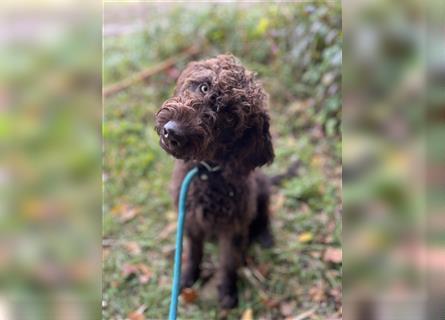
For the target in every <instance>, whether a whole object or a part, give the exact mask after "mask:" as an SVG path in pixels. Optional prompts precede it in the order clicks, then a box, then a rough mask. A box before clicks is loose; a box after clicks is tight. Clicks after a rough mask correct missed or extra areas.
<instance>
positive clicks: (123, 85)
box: [102, 46, 199, 97]
mask: <svg viewBox="0 0 445 320" xmlns="http://www.w3.org/2000/svg"><path fill="white" fill-rule="evenodd" d="M198 51H199V49H198V47H197V46H191V47H189V48H187V49H186V50H184V51H183V52H182V53H180V54H178V55H176V56H173V57H171V58H168V59H167V60H164V61H163V62H161V63H159V64H157V65H154V66H152V67H149V68H147V69H145V70H142V71H140V72H138V73H135V74H133V75H131V76H130V77H128V78H125V79H124V80H122V81H119V82H117V83H114V84H111V85H109V86H108V87H106V88H104V89H103V92H102V93H103V96H104V97H108V96H110V95H112V94H115V93H117V92H119V91H122V90H125V89H127V88H128V87H130V86H131V85H133V84H135V83H137V82H140V81H143V80H145V79H147V78H149V77H151V76H153V75H155V74H157V73H159V72H161V71H163V70H165V69H168V68H170V67H172V66H174V65H175V64H176V63H177V62H178V61H179V60H181V59H185V58H187V57H189V56H191V55H194V54H196V53H198Z"/></svg>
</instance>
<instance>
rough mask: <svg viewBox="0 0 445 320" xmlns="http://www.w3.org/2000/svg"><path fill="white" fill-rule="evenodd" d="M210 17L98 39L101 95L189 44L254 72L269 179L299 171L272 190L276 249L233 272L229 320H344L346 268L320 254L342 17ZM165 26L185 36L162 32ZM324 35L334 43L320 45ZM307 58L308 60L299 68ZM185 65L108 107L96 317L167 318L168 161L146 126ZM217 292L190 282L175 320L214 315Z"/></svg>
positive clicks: (336, 144) (222, 13) (254, 253)
mask: <svg viewBox="0 0 445 320" xmlns="http://www.w3.org/2000/svg"><path fill="white" fill-rule="evenodd" d="M123 8H124V9H125V7H123ZM216 8H217V10H216V9H215V8H209V9H205V10H204V9H203V10H198V11H194V10H172V11H171V12H169V13H166V14H164V15H159V16H158V15H156V14H153V17H152V18H153V19H152V20H151V23H150V24H149V25H148V26H147V27H146V29H144V30H143V31H141V32H136V33H132V34H127V35H124V36H118V37H110V38H105V39H104V82H105V85H107V84H111V83H113V82H115V81H118V80H121V79H122V78H124V77H126V76H129V75H131V74H132V73H134V72H137V71H139V70H140V69H141V68H143V67H147V66H150V65H154V64H156V63H159V62H160V61H162V60H163V59H166V58H168V57H169V56H171V55H173V54H175V53H177V52H179V51H180V50H181V49H183V48H184V47H186V45H185V44H186V43H187V42H188V40H190V37H192V35H196V34H198V35H197V37H201V38H202V39H204V40H205V44H204V45H203V46H202V51H201V52H200V53H199V55H198V57H197V58H199V57H201V56H202V57H207V56H211V55H213V54H214V53H216V52H226V51H231V52H233V53H234V54H236V55H237V56H239V57H240V58H241V60H242V61H243V63H245V64H246V65H247V66H248V67H249V68H250V69H253V70H255V71H257V72H258V73H259V77H260V78H261V79H262V80H263V82H264V85H265V87H266V90H267V91H268V92H269V94H270V96H271V109H270V113H271V118H272V135H273V138H274V147H275V153H276V160H275V162H274V163H273V164H272V165H271V166H270V167H268V168H265V171H266V172H267V173H268V174H270V175H272V174H276V173H280V172H282V171H284V170H285V169H286V168H287V166H288V165H289V163H290V162H291V161H293V160H295V159H296V158H297V157H298V158H299V159H300V160H301V169H300V172H299V176H298V177H295V178H292V179H290V180H288V181H286V182H285V183H284V184H283V185H282V186H281V187H280V188H279V189H276V190H274V195H273V201H272V210H273V215H274V217H273V230H274V233H275V236H276V246H275V247H274V248H273V249H270V250H262V249H260V248H259V247H257V246H254V247H252V248H251V250H250V252H249V260H250V263H249V266H250V267H249V269H247V270H244V271H243V272H241V278H240V283H239V286H240V304H239V307H238V308H237V309H235V310H233V311H231V312H230V313H229V314H228V315H226V316H227V317H228V318H229V319H239V318H240V317H241V316H243V315H244V318H248V314H249V313H250V311H251V312H252V315H253V318H254V319H260V318H261V319H279V318H286V317H289V316H297V315H299V314H301V313H303V312H305V311H308V310H312V311H311V312H310V313H309V315H308V318H310V319H327V318H329V317H332V318H341V272H342V266H341V262H340V263H339V261H338V259H336V258H332V257H330V256H329V255H327V254H326V252H327V251H329V250H333V251H334V252H337V253H338V250H337V249H338V248H340V247H341V210H342V209H341V139H340V126H339V124H340V112H339V110H340V105H339V101H340V88H339V86H340V80H341V79H340V76H339V75H340V65H339V64H338V63H337V64H336V63H335V59H337V58H335V57H336V54H337V51H338V48H341V47H340V46H339V43H340V31H339V30H340V27H341V26H340V25H338V20H339V19H340V18H339V16H340V12H339V9H338V7H332V5H331V4H323V3H321V4H320V5H319V6H316V7H314V6H310V5H304V4H294V5H287V6H282V7H281V6H279V7H277V6H257V7H256V9H255V10H249V11H247V10H245V9H242V8H236V7H233V8H230V7H229V8H228V7H216ZM105 9H107V8H105ZM307 12H309V13H307ZM297 18H298V19H297ZM169 19H173V20H175V19H176V20H178V19H179V20H180V21H182V23H183V24H187V27H183V28H179V29H175V28H177V27H175V26H173V25H171V24H170V25H168V24H167V25H166V24H165V21H169ZM295 21H299V22H298V23H296V22H295ZM317 23H318V25H317ZM315 25H316V26H318V31H317V30H315V27H313V26H315ZM311 26H312V27H311ZM298 28H300V29H301V30H302V31H298V30H299V29H298ZM312 29H314V30H315V31H313V32H312V31H310V30H312ZM197 30H198V31H197ZM234 30H238V32H234ZM295 30H297V31H295ZM333 30H334V31H336V32H337V34H336V35H332V32H331V31H333ZM196 32H197V33H196ZM280 32H281V33H280ZM295 32H297V34H298V35H300V36H299V37H301V38H298V39H296V40H295V41H293V42H290V41H289V40H288V37H287V36H288V35H289V33H290V35H292V34H293V33H295ZM298 32H299V33H298ZM311 32H312V33H311ZM323 32H324V33H323ZM330 32H331V33H330ZM329 34H330V35H329ZM321 35H323V37H324V38H326V39H327V38H328V37H333V36H336V37H337V38H335V40H329V39H327V40H323V41H325V42H326V43H322V42H321V40H319V39H318V38H319V37H321ZM328 35H329V36H328ZM324 38H323V39H324ZM172 39H176V40H177V41H176V42H175V41H173V40H172ZM314 39H315V40H314ZM161 40H162V41H161ZM170 40H172V41H170ZM246 40H249V41H246ZM297 40H298V41H297ZM328 40H329V41H330V42H328ZM305 41H306V42H307V43H308V44H307V45H306V46H304V45H302V43H305ZM311 41H312V42H314V41H316V43H315V44H314V43H312V42H311ZM266 42H267V44H265V43H266ZM172 43H175V45H174V46H173V44H172ZM189 43H190V42H189ZM246 46H249V47H248V48H246ZM275 47H276V48H275ZM252 48H254V49H256V50H252ZM271 48H275V49H271ZM298 48H300V49H299V50H300V51H301V52H297V49H298ZM336 48H337V49H336ZM335 50H337V51H335ZM292 55H293V56H292ZM305 55H306V56H308V57H309V58H307V59H308V61H306V62H302V60H303V59H304V57H305ZM299 58H301V59H299ZM186 62H187V61H179V62H178V64H177V65H176V67H175V68H171V69H169V70H167V71H166V72H163V73H160V74H158V75H155V76H153V77H152V78H150V79H149V80H148V81H147V82H145V83H140V84H137V85H134V86H133V87H131V88H129V89H128V90H125V91H122V92H120V93H118V94H116V95H113V96H111V97H109V98H107V99H106V100H105V102H104V125H103V136H104V217H103V237H104V250H103V310H102V313H103V318H104V319H125V318H130V319H141V318H136V316H140V317H145V318H147V319H165V318H166V317H167V314H168V305H169V298H170V285H171V275H172V262H173V252H174V238H175V230H174V223H175V220H176V213H175V212H174V211H173V210H174V209H173V206H172V203H171V199H170V195H169V189H168V185H169V179H170V176H171V170H172V167H173V159H172V158H171V157H170V156H168V155H167V154H166V153H165V152H164V151H162V150H161V148H160V147H159V145H158V138H157V136H156V133H155V132H154V130H153V117H154V113H155V112H156V110H157V109H158V107H159V106H160V104H161V103H162V101H163V100H164V99H165V98H166V97H168V96H169V94H171V92H172V90H173V87H174V82H175V77H176V75H177V72H178V71H179V70H180V69H181V68H183V67H184V65H185V64H186ZM327 74H329V75H328V76H327ZM328 78H329V79H328ZM297 80H298V82H297ZM205 252H206V256H205V263H204V266H205V269H206V270H210V271H211V270H212V266H214V265H215V264H216V248H215V246H214V245H212V244H208V245H206V248H205ZM251 272H254V273H255V274H256V277H255V276H254V277H252V274H251ZM258 273H259V274H258ZM252 279H256V280H252ZM213 289H214V287H213V286H212V281H210V284H209V283H207V284H202V283H198V285H197V293H198V298H197V300H196V301H195V302H194V303H188V304H187V303H181V304H180V309H179V315H180V317H181V318H183V319H212V318H217V317H219V316H221V314H220V311H219V310H218V308H217V301H216V299H215V294H214V290H213ZM141 306H142V307H141Z"/></svg>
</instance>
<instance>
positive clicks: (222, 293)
mask: <svg viewBox="0 0 445 320" xmlns="http://www.w3.org/2000/svg"><path fill="white" fill-rule="evenodd" d="M218 297H219V306H220V307H221V309H233V308H235V307H237V306H238V290H237V289H236V285H231V286H220V287H219V290H218Z"/></svg>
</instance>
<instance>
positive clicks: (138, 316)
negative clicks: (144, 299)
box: [128, 305, 147, 320]
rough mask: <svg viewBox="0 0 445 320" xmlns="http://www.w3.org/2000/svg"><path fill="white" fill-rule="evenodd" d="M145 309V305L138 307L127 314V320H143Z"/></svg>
mask: <svg viewBox="0 0 445 320" xmlns="http://www.w3.org/2000/svg"><path fill="white" fill-rule="evenodd" d="M145 309H147V307H146V306H145V305H142V306H140V307H139V308H137V310H135V311H133V312H130V313H129V314H128V319H129V320H144V319H145V317H144V311H145Z"/></svg>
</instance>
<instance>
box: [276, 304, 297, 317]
mask: <svg viewBox="0 0 445 320" xmlns="http://www.w3.org/2000/svg"><path fill="white" fill-rule="evenodd" d="M296 306H297V304H296V303H295V301H287V302H283V303H281V305H280V312H281V314H282V315H283V316H285V317H288V316H291V315H292V314H293V313H294V311H295V307H296Z"/></svg>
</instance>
